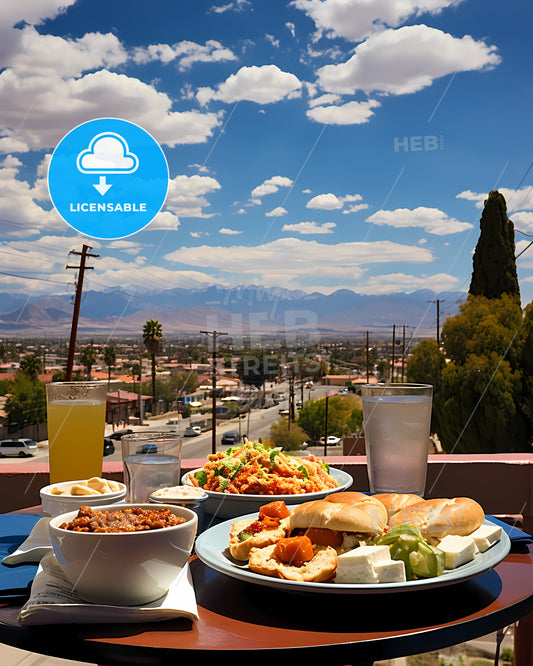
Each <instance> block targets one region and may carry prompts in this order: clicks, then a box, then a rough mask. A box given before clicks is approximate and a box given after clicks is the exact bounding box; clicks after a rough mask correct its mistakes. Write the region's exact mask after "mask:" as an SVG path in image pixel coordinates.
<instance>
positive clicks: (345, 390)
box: [339, 388, 348, 395]
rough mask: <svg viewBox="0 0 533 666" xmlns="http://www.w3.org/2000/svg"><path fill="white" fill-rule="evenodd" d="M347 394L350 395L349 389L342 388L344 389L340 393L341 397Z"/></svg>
mask: <svg viewBox="0 0 533 666" xmlns="http://www.w3.org/2000/svg"><path fill="white" fill-rule="evenodd" d="M347 393H348V389H347V388H342V389H341V390H340V391H339V395H346V394H347Z"/></svg>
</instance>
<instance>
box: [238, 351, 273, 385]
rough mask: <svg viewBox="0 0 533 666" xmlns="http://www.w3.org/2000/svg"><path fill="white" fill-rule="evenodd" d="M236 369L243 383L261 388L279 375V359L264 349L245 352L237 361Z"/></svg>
mask: <svg viewBox="0 0 533 666" xmlns="http://www.w3.org/2000/svg"><path fill="white" fill-rule="evenodd" d="M236 370H237V375H238V377H239V379H240V380H241V381H242V382H243V384H247V385H248V386H255V387H256V388H261V387H263V386H264V384H265V382H268V381H273V380H274V379H275V377H277V376H278V375H279V370H280V368H279V359H278V358H277V357H276V356H274V355H273V354H268V353H267V352H265V351H254V352H247V353H246V354H245V355H244V356H243V357H242V358H240V359H239V361H238V362H237V368H236Z"/></svg>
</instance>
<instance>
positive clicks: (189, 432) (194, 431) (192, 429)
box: [183, 426, 202, 437]
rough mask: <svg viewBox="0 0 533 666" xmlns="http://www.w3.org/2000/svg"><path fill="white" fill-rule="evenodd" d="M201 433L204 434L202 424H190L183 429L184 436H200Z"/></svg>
mask: <svg viewBox="0 0 533 666" xmlns="http://www.w3.org/2000/svg"><path fill="white" fill-rule="evenodd" d="M201 434H202V429H201V428H200V426H188V427H187V428H185V430H184V431H183V436H184V437H198V435H201Z"/></svg>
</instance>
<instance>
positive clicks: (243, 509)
mask: <svg viewBox="0 0 533 666" xmlns="http://www.w3.org/2000/svg"><path fill="white" fill-rule="evenodd" d="M201 469H202V468H201V467H199V468H198V469H193V470H192V471H190V472H187V474H184V476H183V478H182V480H181V482H182V483H183V484H185V485H189V486H192V485H193V483H192V481H191V480H190V477H191V476H192V475H193V474H196V472H199V471H200V470H201ZM329 474H330V476H332V477H333V478H334V479H335V481H336V482H337V483H338V484H339V486H338V488H328V489H327V490H321V491H319V492H316V493H305V494H304V495H235V494H233V493H219V492H215V491H213V490H206V491H205V492H206V493H207V495H208V499H207V501H206V503H205V512H206V513H208V514H209V515H211V516H216V517H217V518H237V517H239V516H242V514H243V513H249V512H252V511H255V512H257V511H259V507H261V506H263V504H267V503H268V502H275V501H276V500H283V501H284V502H285V503H286V504H302V502H311V501H312V500H317V499H322V498H323V497H326V495H331V493H336V492H339V491H341V490H346V489H347V488H349V487H350V486H351V485H352V483H353V478H352V477H351V476H350V474H348V473H347V472H343V470H341V469H335V468H333V467H330V468H329Z"/></svg>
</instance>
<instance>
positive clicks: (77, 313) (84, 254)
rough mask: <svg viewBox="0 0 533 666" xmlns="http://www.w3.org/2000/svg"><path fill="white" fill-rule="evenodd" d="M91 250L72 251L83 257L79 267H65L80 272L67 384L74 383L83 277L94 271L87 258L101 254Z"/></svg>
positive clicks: (71, 335) (86, 248)
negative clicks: (73, 373) (73, 375)
mask: <svg viewBox="0 0 533 666" xmlns="http://www.w3.org/2000/svg"><path fill="white" fill-rule="evenodd" d="M89 250H92V247H90V246H89V245H84V246H83V247H82V249H81V252H76V251H75V250H71V251H70V252H69V254H77V255H79V256H80V257H81V259H80V265H79V266H69V265H68V264H67V266H65V268H73V269H74V270H77V271H78V270H79V275H78V281H77V283H76V298H75V300H74V312H73V313H72V327H71V329H70V343H69V347H68V359H67V372H66V375H65V379H66V380H67V382H70V381H72V367H73V365H74V349H75V347H76V335H77V332H78V318H79V316H80V305H81V292H82V289H83V276H84V273H85V271H86V270H92V269H93V268H94V266H86V265H85V260H86V258H87V257H95V258H96V257H99V256H100V255H99V254H90V253H89Z"/></svg>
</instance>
